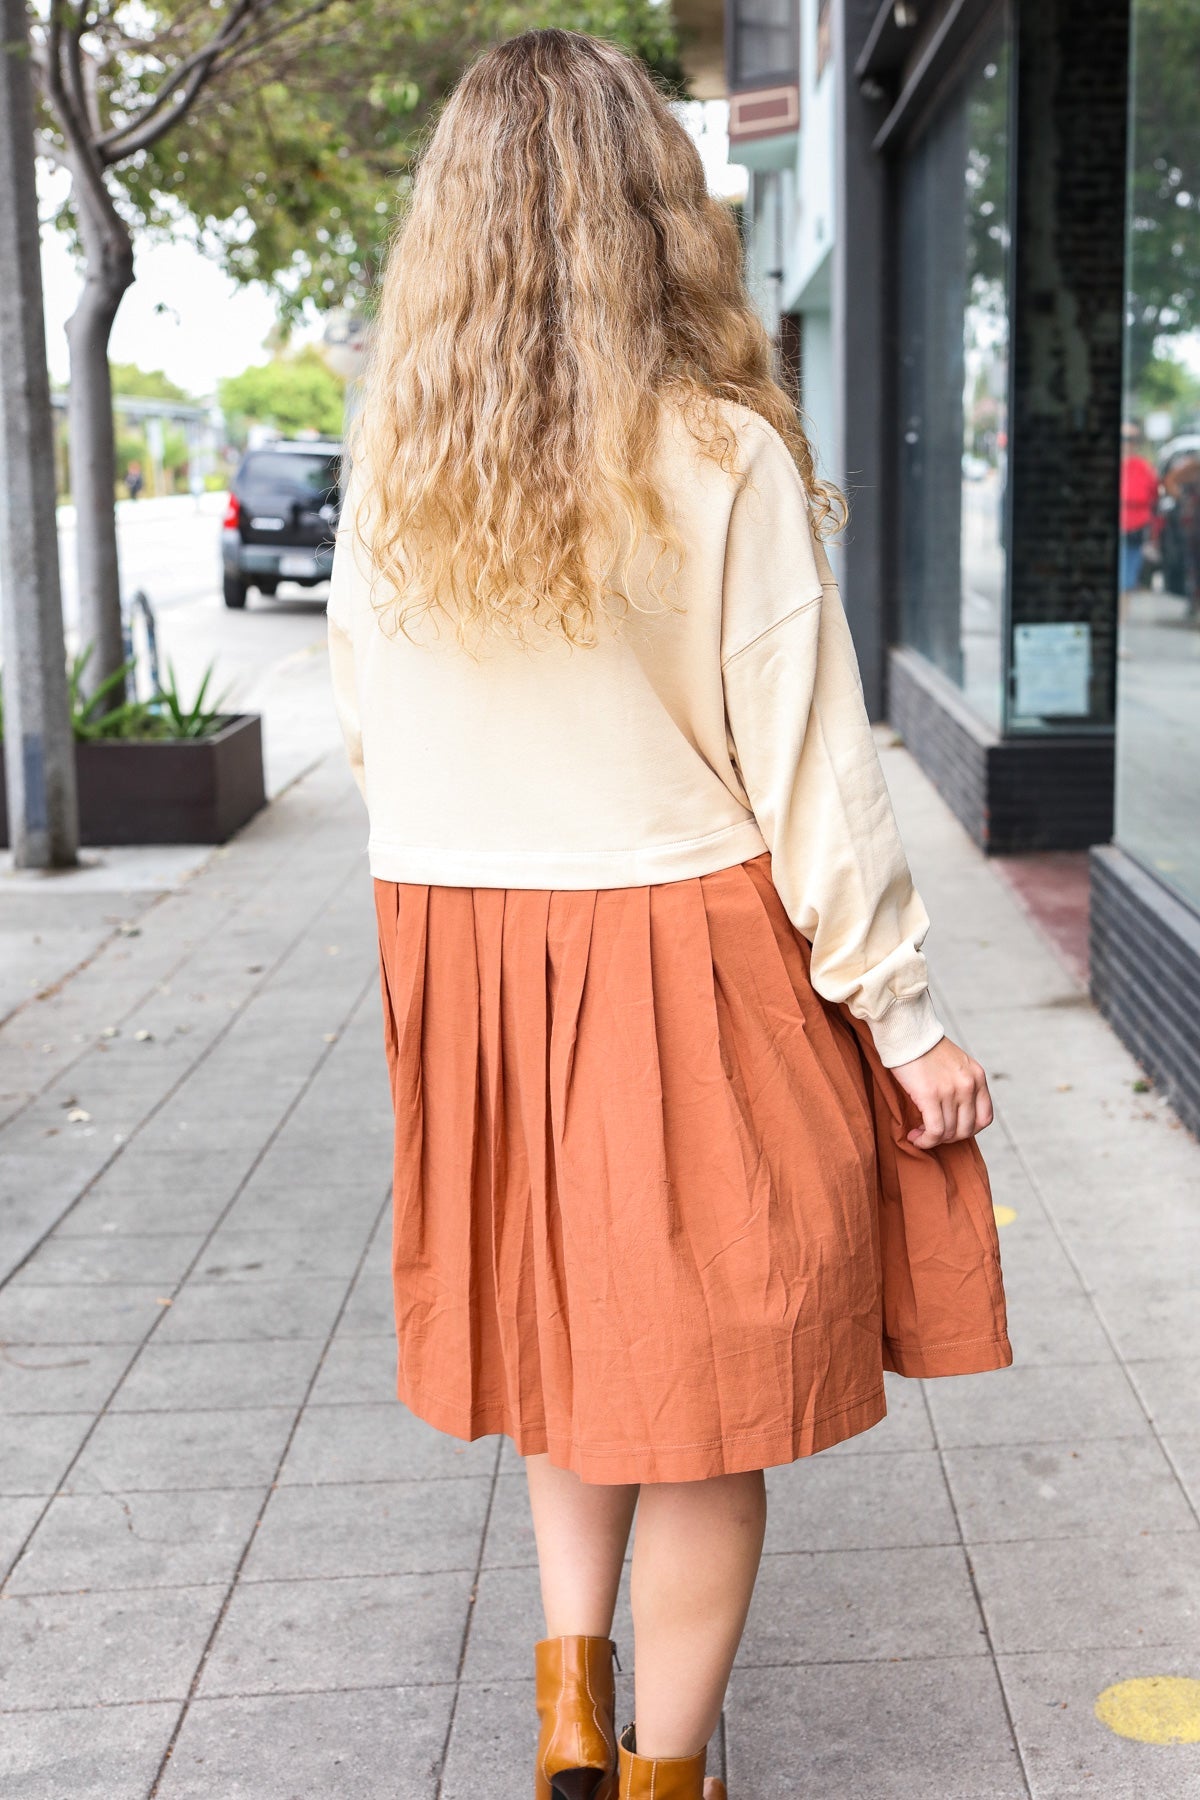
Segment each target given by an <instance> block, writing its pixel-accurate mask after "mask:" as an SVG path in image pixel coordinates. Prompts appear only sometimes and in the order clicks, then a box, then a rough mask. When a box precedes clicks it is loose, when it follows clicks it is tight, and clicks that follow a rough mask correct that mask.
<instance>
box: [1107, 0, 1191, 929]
mask: <svg viewBox="0 0 1200 1800" xmlns="http://www.w3.org/2000/svg"><path fill="white" fill-rule="evenodd" d="M1133 37H1134V46H1133V82H1134V92H1133V108H1132V132H1131V136H1130V168H1129V257H1128V288H1127V304H1126V329H1125V418H1124V422H1123V425H1122V443H1121V450H1122V472H1121V571H1120V590H1121V592H1120V602H1119V604H1120V620H1121V629H1120V659H1119V664H1118V679H1117V823H1116V836H1117V841H1118V842H1119V843H1120V845H1121V847H1122V848H1123V849H1124V850H1126V851H1127V852H1128V853H1129V854H1130V855H1132V856H1135V857H1137V859H1138V860H1139V861H1140V862H1142V863H1143V864H1144V865H1145V867H1146V868H1148V869H1150V870H1151V871H1152V872H1153V873H1154V874H1156V875H1158V876H1159V878H1160V879H1161V880H1163V881H1165V882H1166V883H1167V884H1168V885H1169V886H1171V887H1173V888H1175V889H1176V890H1177V891H1178V892H1179V893H1180V894H1181V895H1182V896H1183V897H1184V898H1185V899H1187V900H1189V901H1190V902H1191V903H1192V904H1193V905H1200V107H1198V106H1197V102H1196V70H1197V68H1198V67H1200V7H1198V6H1196V5H1192V4H1185V3H1184V0H1134V8H1133Z"/></svg>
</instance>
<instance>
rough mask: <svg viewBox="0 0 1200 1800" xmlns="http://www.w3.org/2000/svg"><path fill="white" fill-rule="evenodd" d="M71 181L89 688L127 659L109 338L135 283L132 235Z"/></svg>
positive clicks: (82, 627) (75, 414)
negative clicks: (80, 257) (77, 247)
mask: <svg viewBox="0 0 1200 1800" xmlns="http://www.w3.org/2000/svg"><path fill="white" fill-rule="evenodd" d="M73 186H74V195H75V204H76V216H77V217H78V220H79V225H80V237H81V239H82V241H83V253H84V271H85V273H84V284H83V292H82V294H81V295H80V297H79V304H78V306H77V307H76V308H75V311H74V312H73V313H72V315H71V318H70V319H69V320H68V323H67V344H68V348H69V351H70V392H69V394H68V400H67V418H68V422H69V427H70V452H71V497H72V499H73V500H74V502H75V521H76V528H75V554H76V563H77V567H78V571H79V637H80V648H81V649H86V648H88V647H89V646H90V648H91V655H90V657H89V659H88V664H87V668H86V670H85V671H84V677H83V686H84V691H85V692H86V693H90V692H93V691H94V690H95V688H96V687H97V686H98V685H99V683H100V682H102V681H103V680H104V678H105V677H106V676H107V675H111V674H112V673H113V672H114V670H116V669H119V668H120V666H121V664H122V663H123V662H124V660H125V641H124V636H123V632H122V627H121V575H120V568H119V564H118V560H117V518H116V510H115V495H116V481H117V459H116V446H115V444H114V442H113V410H112V377H111V375H110V373H109V367H108V341H109V338H110V336H111V334H112V328H113V322H114V320H115V319H116V316H117V308H118V307H119V306H120V304H121V301H122V299H123V297H124V294H125V290H126V289H127V288H128V287H130V286H131V285H132V283H133V242H132V239H131V238H130V235H129V232H128V230H127V229H126V227H125V225H124V223H123V222H122V221H121V220H120V219H119V218H117V216H116V215H115V214H113V215H112V216H111V217H109V218H105V219H98V218H96V217H94V216H92V214H91V211H90V207H91V196H90V194H89V191H88V186H87V183H86V182H83V181H76V182H74V184H73ZM120 698H121V696H120V694H119V693H115V692H114V694H113V697H112V701H111V704H113V705H115V704H117V703H118V702H119V701H120Z"/></svg>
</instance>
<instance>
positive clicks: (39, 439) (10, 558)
mask: <svg viewBox="0 0 1200 1800" xmlns="http://www.w3.org/2000/svg"><path fill="white" fill-rule="evenodd" d="M0 268H2V269H3V270H4V278H3V280H2V281H0V631H2V635H3V650H4V761H5V772H6V783H7V791H8V820H9V838H10V842H11V844H12V851H13V862H14V864H15V866H16V867H17V868H19V869H62V868H70V867H71V866H72V865H73V864H74V862H75V860H76V850H77V848H78V844H79V813H78V806H77V802H76V796H75V751H74V745H73V743H72V739H71V723H70V718H69V715H68V708H67V676H66V653H65V649H64V645H63V621H62V595H61V590H60V588H59V577H58V523H57V519H56V517H55V510H54V500H55V493H54V441H53V435H52V426H51V415H50V382H49V378H48V376H47V373H46V327H45V320H44V317H43V313H42V264H41V245H40V241H39V236H38V208H37V172H36V166H35V163H34V149H33V88H32V83H31V80H30V56H29V21H28V17H27V15H26V10H25V0H0Z"/></svg>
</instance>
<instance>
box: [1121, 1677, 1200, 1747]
mask: <svg viewBox="0 0 1200 1800" xmlns="http://www.w3.org/2000/svg"><path fill="white" fill-rule="evenodd" d="M1096 1717H1097V1718H1098V1719H1099V1721H1100V1723H1101V1724H1102V1725H1107V1726H1108V1729H1109V1730H1110V1731H1115V1732H1116V1734H1117V1736H1118V1737H1123V1738H1133V1739H1134V1741H1135V1742H1136V1743H1139V1744H1200V1681H1197V1680H1195V1679H1194V1678H1193V1677H1192V1676H1190V1675H1143V1676H1141V1677H1139V1678H1138V1679H1137V1680H1135V1681H1118V1682H1114V1684H1113V1686H1112V1687H1106V1688H1105V1690H1104V1692H1103V1693H1102V1694H1101V1695H1100V1697H1099V1699H1098V1700H1097V1701H1096Z"/></svg>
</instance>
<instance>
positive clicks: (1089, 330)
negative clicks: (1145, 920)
mask: <svg viewBox="0 0 1200 1800" xmlns="http://www.w3.org/2000/svg"><path fill="white" fill-rule="evenodd" d="M1017 13H1018V20H1017V27H1018V28H1017V83H1018V87H1017V95H1018V97H1017V120H1018V129H1017V138H1016V169H1015V183H1014V189H1015V231H1014V240H1013V259H1014V261H1013V276H1014V305H1013V335H1012V355H1013V370H1012V377H1013V379H1012V394H1013V401H1012V469H1011V507H1012V512H1011V518H1012V538H1011V545H1012V549H1011V580H1012V616H1013V621H1014V623H1017V624H1019V623H1023V622H1029V621H1040V620H1054V621H1059V620H1064V621H1065V620H1071V621H1075V620H1079V621H1085V622H1086V623H1088V624H1089V625H1090V626H1091V631H1092V671H1093V673H1092V693H1091V701H1092V713H1091V718H1092V720H1093V722H1095V723H1108V722H1111V720H1112V717H1113V692H1114V668H1115V627H1116V585H1117V579H1116V570H1117V550H1118V545H1117V525H1118V494H1119V482H1120V420H1121V332H1122V316H1123V311H1124V282H1125V275H1124V249H1125V205H1126V196H1125V181H1126V173H1125V164H1126V152H1125V143H1126V107H1127V87H1128V77H1129V5H1128V0H1088V4H1087V5H1086V6H1081V5H1079V4H1078V3H1077V0H1019V4H1018V7H1017Z"/></svg>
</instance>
